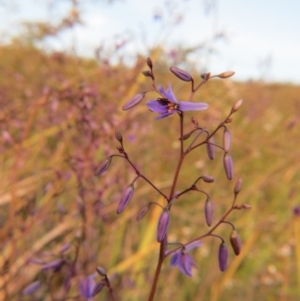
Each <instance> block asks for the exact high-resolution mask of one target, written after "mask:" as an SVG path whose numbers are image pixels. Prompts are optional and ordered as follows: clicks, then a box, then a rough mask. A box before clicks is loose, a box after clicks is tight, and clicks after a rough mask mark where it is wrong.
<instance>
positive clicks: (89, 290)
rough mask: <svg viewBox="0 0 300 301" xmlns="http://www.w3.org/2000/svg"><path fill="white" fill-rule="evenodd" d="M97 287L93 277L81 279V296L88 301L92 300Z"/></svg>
mask: <svg viewBox="0 0 300 301" xmlns="http://www.w3.org/2000/svg"><path fill="white" fill-rule="evenodd" d="M95 285H96V283H95V280H94V277H93V275H90V276H88V277H85V278H82V279H80V281H79V292H80V294H81V296H82V297H84V298H87V299H89V298H92V297H93V291H94V289H95Z"/></svg>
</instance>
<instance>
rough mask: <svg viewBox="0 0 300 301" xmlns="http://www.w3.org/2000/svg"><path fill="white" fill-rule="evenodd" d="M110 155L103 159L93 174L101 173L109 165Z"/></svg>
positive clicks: (98, 174)
mask: <svg viewBox="0 0 300 301" xmlns="http://www.w3.org/2000/svg"><path fill="white" fill-rule="evenodd" d="M110 163H111V157H108V158H107V159H106V160H105V161H103V162H102V163H101V164H100V165H99V166H98V168H97V169H96V172H95V176H100V175H102V174H103V173H104V172H105V171H106V170H107V169H108V168H109V166H110Z"/></svg>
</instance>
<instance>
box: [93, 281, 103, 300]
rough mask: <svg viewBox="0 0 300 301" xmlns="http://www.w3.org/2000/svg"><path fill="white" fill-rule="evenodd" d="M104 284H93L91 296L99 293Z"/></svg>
mask: <svg viewBox="0 0 300 301" xmlns="http://www.w3.org/2000/svg"><path fill="white" fill-rule="evenodd" d="M103 287H104V284H103V282H99V283H97V284H95V286H94V289H93V292H92V297H95V296H96V295H97V294H99V293H100V292H101V290H102V289H103Z"/></svg>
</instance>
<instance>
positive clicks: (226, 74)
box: [217, 71, 235, 78]
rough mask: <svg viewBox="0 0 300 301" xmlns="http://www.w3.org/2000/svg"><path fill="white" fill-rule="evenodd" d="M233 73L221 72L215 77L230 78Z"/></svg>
mask: <svg viewBox="0 0 300 301" xmlns="http://www.w3.org/2000/svg"><path fill="white" fill-rule="evenodd" d="M234 74H235V72H234V71H226V72H222V73H221V74H219V75H217V76H218V77H219V78H228V77H231V76H232V75H234Z"/></svg>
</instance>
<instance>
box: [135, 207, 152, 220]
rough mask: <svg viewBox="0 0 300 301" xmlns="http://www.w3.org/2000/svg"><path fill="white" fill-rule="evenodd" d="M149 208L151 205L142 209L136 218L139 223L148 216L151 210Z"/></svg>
mask: <svg viewBox="0 0 300 301" xmlns="http://www.w3.org/2000/svg"><path fill="white" fill-rule="evenodd" d="M149 207H150V206H149V204H148V205H146V206H144V207H142V209H141V210H140V211H139V213H138V215H137V217H136V220H137V221H139V220H141V219H142V218H143V217H144V216H145V215H146V214H147V212H148V210H149Z"/></svg>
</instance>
